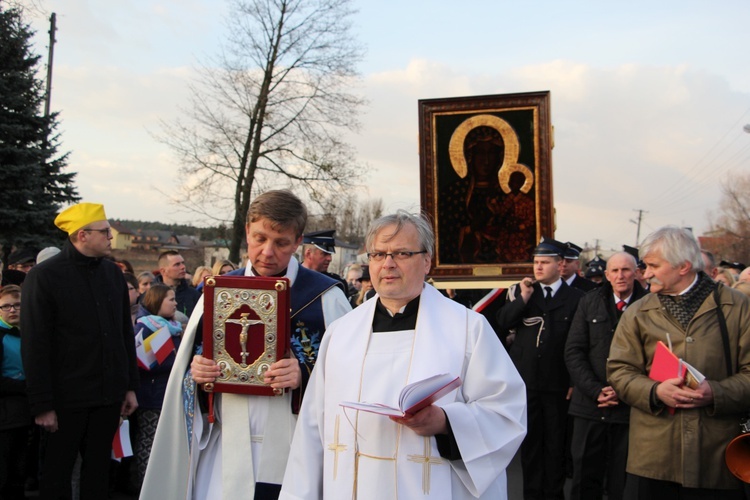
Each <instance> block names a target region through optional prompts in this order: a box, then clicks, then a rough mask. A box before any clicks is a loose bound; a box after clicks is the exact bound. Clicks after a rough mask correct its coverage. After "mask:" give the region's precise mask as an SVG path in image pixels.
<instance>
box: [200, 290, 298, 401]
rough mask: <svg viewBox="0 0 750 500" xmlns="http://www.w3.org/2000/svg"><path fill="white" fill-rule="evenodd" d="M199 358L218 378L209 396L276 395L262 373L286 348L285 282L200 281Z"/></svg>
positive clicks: (287, 300) (209, 386)
mask: <svg viewBox="0 0 750 500" xmlns="http://www.w3.org/2000/svg"><path fill="white" fill-rule="evenodd" d="M203 296H204V309H203V357H205V358H209V359H213V360H214V361H216V363H217V364H218V365H219V367H220V368H221V374H220V375H219V377H218V378H217V379H216V381H215V382H214V383H213V384H204V389H205V390H206V391H209V392H233V393H239V394H255V395H264V396H279V395H281V394H283V391H280V390H276V391H275V390H274V389H273V388H272V387H271V386H270V385H267V384H265V383H264V382H263V374H264V373H265V372H266V370H268V368H269V367H270V366H271V364H272V363H274V362H275V361H277V360H278V359H281V358H283V357H284V356H285V355H286V352H287V350H288V349H289V328H290V319H289V316H290V309H289V308H290V285H289V280H288V279H287V278H264V277H259V276H209V277H207V278H206V279H205V281H204V289H203Z"/></svg>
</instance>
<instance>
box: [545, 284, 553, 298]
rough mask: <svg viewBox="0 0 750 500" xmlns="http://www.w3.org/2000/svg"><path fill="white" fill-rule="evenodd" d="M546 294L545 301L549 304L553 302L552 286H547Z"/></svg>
mask: <svg viewBox="0 0 750 500" xmlns="http://www.w3.org/2000/svg"><path fill="white" fill-rule="evenodd" d="M544 292H545V295H544V300H546V301H547V302H549V301H550V300H552V287H551V286H545V287H544Z"/></svg>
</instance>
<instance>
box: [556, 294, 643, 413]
mask: <svg viewBox="0 0 750 500" xmlns="http://www.w3.org/2000/svg"><path fill="white" fill-rule="evenodd" d="M647 293H648V292H646V291H645V290H644V289H643V287H642V286H641V285H640V283H638V282H637V281H636V282H635V284H634V287H633V295H632V297H631V299H630V303H629V304H628V307H630V306H631V305H633V303H634V302H635V301H637V300H638V299H640V298H641V297H643V296H644V295H646V294H647ZM618 322H619V317H618V311H617V308H616V307H615V300H614V292H613V291H612V285H610V284H609V282H608V281H606V280H605V282H604V283H602V286H601V287H599V288H597V289H595V290H592V291H591V292H589V293H587V294H586V295H585V296H584V297H583V298H582V299H581V302H580V303H579V304H578V311H576V314H575V316H574V317H573V324H572V325H571V327H570V332H569V333H568V342H567V344H566V345H565V363H566V365H567V367H568V373H570V379H571V382H572V384H573V386H574V389H573V397H572V399H571V401H570V407H569V410H568V413H570V414H571V415H573V416H576V417H583V418H588V419H590V420H597V421H604V422H612V423H619V424H626V423H628V421H629V419H630V418H629V417H630V407H629V406H628V405H626V404H625V403H623V402H622V401H621V402H620V404H619V405H617V406H614V407H609V408H599V407H598V403H597V400H596V398H597V397H598V396H599V393H601V390H602V389H603V388H604V387H607V386H608V385H610V384H609V383H608V382H607V358H608V357H609V346H610V344H611V343H612V336H613V335H614V334H615V329H617V323H618Z"/></svg>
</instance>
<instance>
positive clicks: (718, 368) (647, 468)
mask: <svg viewBox="0 0 750 500" xmlns="http://www.w3.org/2000/svg"><path fill="white" fill-rule="evenodd" d="M640 253H641V256H642V259H643V262H644V263H645V264H646V266H647V267H646V273H645V277H646V279H647V280H648V281H649V283H650V285H651V292H652V293H651V294H650V295H648V296H646V297H644V298H643V299H641V300H639V301H638V302H636V303H635V304H633V305H631V306H630V307H628V309H627V310H626V311H625V313H624V314H623V317H622V319H621V320H620V323H619V325H618V327H617V331H616V333H615V336H614V339H613V341H612V346H611V349H610V354H609V361H608V364H607V374H608V379H609V381H610V382H611V385H612V387H613V388H614V389H615V391H616V392H617V394H619V396H620V399H621V400H622V401H624V402H625V403H627V404H628V405H630V406H631V407H632V410H631V415H630V444H629V454H628V466H627V470H628V473H629V475H628V479H627V484H626V488H625V490H626V491H625V492H626V498H638V499H640V500H647V499H651V498H654V499H656V498H660V499H663V498H691V499H692V498H700V499H703V498H705V499H714V498H722V499H729V498H738V499H739V498H744V497H743V494H742V491H741V488H742V483H740V481H739V480H737V479H736V478H735V477H734V476H733V475H732V474H731V473H730V472H729V470H728V469H727V467H726V465H725V463H724V449H725V447H726V445H727V443H729V441H730V440H731V439H732V437H734V436H736V435H737V434H738V433H739V426H738V424H739V422H740V418H741V416H742V413H743V412H744V411H746V410H747V408H748V401H750V300H748V298H747V297H745V296H743V295H742V294H740V293H737V292H736V291H735V290H732V289H730V288H727V287H724V286H722V285H717V284H716V283H714V282H713V281H712V280H711V279H710V278H709V277H708V276H707V275H706V274H705V273H704V272H703V271H702V269H703V260H702V258H701V253H700V248H699V247H698V244H697V242H696V241H695V239H694V238H693V236H692V234H691V233H690V232H688V231H687V230H684V229H680V228H677V227H673V226H669V227H664V228H661V229H659V230H657V231H656V232H654V233H653V234H651V235H649V236H648V237H647V238H646V240H645V241H644V242H643V243H642V245H641V248H640ZM717 287H718V289H717ZM717 303H718V304H719V305H720V307H718V308H717ZM720 313H721V314H723V316H724V317H725V319H726V325H727V333H728V335H727V339H728V342H727V344H728V345H727V347H728V356H725V352H724V347H723V346H724V341H723V340H722V337H723V335H722V331H721V328H720V326H719V325H720V317H719V314H720ZM660 340H661V341H662V342H664V343H665V344H668V343H671V346H672V351H673V352H674V354H676V355H677V356H679V357H680V358H682V359H683V360H685V361H687V362H688V363H690V364H691V365H692V366H694V367H695V368H697V369H698V370H699V371H700V372H701V373H703V375H705V377H706V379H705V380H704V381H703V382H702V383H701V384H700V385H699V386H698V387H697V388H696V389H691V388H689V387H688V386H687V385H686V384H685V383H684V381H683V379H681V378H678V377H675V378H671V379H667V380H664V381H662V382H657V381H655V380H652V379H650V378H649V377H648V373H649V371H650V369H651V364H652V360H653V356H654V351H655V349H656V345H657V342H658V341H660ZM728 362H729V364H730V365H731V366H727V365H728Z"/></svg>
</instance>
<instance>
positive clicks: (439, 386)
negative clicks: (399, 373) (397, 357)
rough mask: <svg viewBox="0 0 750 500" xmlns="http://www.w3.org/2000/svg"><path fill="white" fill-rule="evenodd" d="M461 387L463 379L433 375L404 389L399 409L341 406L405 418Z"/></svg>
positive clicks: (345, 403) (354, 404) (373, 405)
mask: <svg viewBox="0 0 750 500" xmlns="http://www.w3.org/2000/svg"><path fill="white" fill-rule="evenodd" d="M460 386H461V377H453V376H452V375H450V374H448V373H441V374H440V375H433V376H432V377H428V378H426V379H424V380H420V381H418V382H413V383H411V384H409V385H407V386H406V387H404V388H403V389H401V394H400V395H399V398H398V408H393V407H391V406H388V405H384V404H381V403H358V402H356V401H342V402H341V403H339V405H340V406H343V407H345V408H352V409H354V410H362V411H369V412H371V413H378V414H380V415H389V416H394V417H403V416H404V415H414V414H415V413H417V412H418V411H419V410H421V409H423V408H425V407H427V406H429V405H431V404H432V403H434V402H435V401H437V400H439V399H440V398H442V397H443V396H445V395H446V394H448V393H449V392H451V391H452V390H453V389H455V388H457V387H460Z"/></svg>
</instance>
